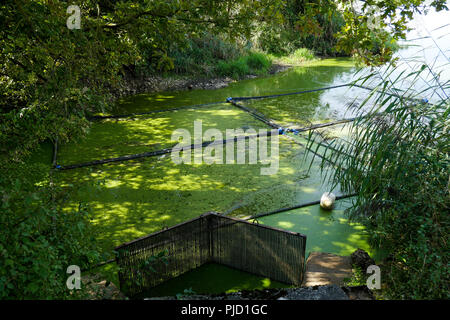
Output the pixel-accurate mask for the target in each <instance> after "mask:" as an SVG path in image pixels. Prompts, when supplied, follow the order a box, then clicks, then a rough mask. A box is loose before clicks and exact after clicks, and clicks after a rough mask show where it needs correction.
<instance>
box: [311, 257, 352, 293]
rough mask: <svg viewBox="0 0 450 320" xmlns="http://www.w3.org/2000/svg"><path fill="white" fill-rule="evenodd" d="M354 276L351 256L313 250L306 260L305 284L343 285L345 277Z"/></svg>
mask: <svg viewBox="0 0 450 320" xmlns="http://www.w3.org/2000/svg"><path fill="white" fill-rule="evenodd" d="M351 276H352V265H351V259H350V257H343V256H338V255H335V254H332V253H325V252H311V253H310V255H309V257H308V260H307V261H306V273H305V277H304V279H303V286H306V287H311V286H319V285H320V286H321V285H333V284H334V285H337V286H343V285H344V279H346V278H350V277H351Z"/></svg>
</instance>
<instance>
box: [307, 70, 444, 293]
mask: <svg viewBox="0 0 450 320" xmlns="http://www.w3.org/2000/svg"><path fill="white" fill-rule="evenodd" d="M428 70H429V67H428V66H426V65H423V66H422V68H421V69H420V70H419V71H415V72H411V73H410V74H408V75H404V73H400V72H399V76H398V78H397V81H395V82H394V83H392V82H391V81H386V82H383V83H380V85H379V86H378V89H379V91H373V92H372V93H371V94H370V96H372V97H373V98H374V99H373V102H374V105H375V106H374V107H371V109H370V111H369V112H368V113H367V114H363V110H364V106H365V108H367V104H368V101H371V100H370V99H369V98H367V99H366V101H365V102H364V103H363V104H362V105H361V106H360V107H359V111H360V112H361V115H362V116H361V117H359V118H358V119H357V120H356V121H354V122H353V123H352V126H351V132H352V142H351V143H346V142H341V141H338V140H335V141H334V142H331V143H330V145H329V147H328V146H327V150H328V152H327V155H328V157H327V159H328V160H329V161H331V162H332V163H333V164H334V166H335V170H334V171H328V175H327V176H326V178H327V179H329V180H330V181H331V182H332V183H334V185H337V184H338V183H339V184H340V186H341V189H342V191H343V192H345V193H352V192H356V193H357V194H358V196H357V201H356V202H355V205H354V206H353V207H352V208H351V210H350V211H349V214H350V217H351V218H352V219H355V220H358V221H361V222H362V223H364V224H365V225H366V227H367V229H368V231H369V232H370V235H371V241H372V245H373V246H375V247H379V248H381V249H382V250H383V251H386V252H388V253H389V254H390V257H389V259H388V260H387V261H385V264H384V268H383V269H382V272H383V274H385V276H383V279H384V280H383V281H385V282H384V283H385V284H386V285H387V287H386V295H387V297H389V298H395V299H398V298H402V299H435V298H448V297H449V287H448V284H449V283H450V281H449V280H450V274H449V269H448V263H449V250H448V242H449V239H448V235H449V231H450V229H449V227H450V219H449V215H448V208H449V206H450V195H449V181H450V180H449V151H450V149H449V145H450V143H449V142H450V141H449V135H448V115H449V110H450V105H449V103H448V100H447V101H446V100H441V101H438V102H437V103H436V104H429V103H422V102H420V99H419V97H420V96H419V95H418V94H417V93H415V91H413V90H412V89H411V88H410V89H409V90H407V91H406V92H404V93H403V94H402V96H398V95H394V96H391V95H389V93H391V92H394V89H393V88H395V86H396V84H397V83H405V82H406V83H414V82H415V80H416V79H417V78H418V77H420V74H421V73H423V72H427V71H428ZM391 72H393V70H387V71H386V74H391ZM371 77H372V76H369V77H365V78H364V79H363V80H362V81H367V80H368V79H369V78H371ZM397 86H398V84H397ZM430 89H431V90H432V89H433V87H431V88H430ZM424 92H426V90H425V91H424ZM371 102H372V101H371ZM312 141H314V136H312V135H311V136H310V142H312ZM311 147H312V144H309V148H310V150H311ZM325 164H326V161H325V160H323V162H322V165H323V166H322V168H325V167H324V166H325Z"/></svg>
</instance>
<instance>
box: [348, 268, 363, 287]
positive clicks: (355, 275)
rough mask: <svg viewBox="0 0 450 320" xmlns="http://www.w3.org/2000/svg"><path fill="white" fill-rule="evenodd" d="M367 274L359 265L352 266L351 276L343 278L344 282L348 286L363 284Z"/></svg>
mask: <svg viewBox="0 0 450 320" xmlns="http://www.w3.org/2000/svg"><path fill="white" fill-rule="evenodd" d="M367 278H368V275H367V274H366V273H364V272H363V271H362V270H361V268H360V267H358V266H356V265H353V266H352V276H351V278H348V279H344V284H345V285H346V286H350V287H356V286H365V285H366V282H367Z"/></svg>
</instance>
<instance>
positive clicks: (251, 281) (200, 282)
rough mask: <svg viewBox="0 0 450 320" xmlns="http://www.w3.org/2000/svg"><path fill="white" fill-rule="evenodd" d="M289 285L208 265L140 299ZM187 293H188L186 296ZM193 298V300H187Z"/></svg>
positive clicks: (216, 265) (212, 264) (140, 296)
mask: <svg viewBox="0 0 450 320" xmlns="http://www.w3.org/2000/svg"><path fill="white" fill-rule="evenodd" d="M288 287H290V286H289V285H287V284H285V283H281V282H277V281H273V280H271V279H269V278H264V277H260V276H256V275H254V274H251V273H247V272H243V271H240V270H236V269H233V268H230V267H227V266H224V265H220V264H216V263H207V264H204V265H202V266H201V267H199V268H197V269H194V270H192V271H189V272H186V273H185V274H182V275H181V276H179V277H176V278H173V279H170V280H168V281H166V282H164V283H162V284H160V285H158V286H156V287H154V288H152V289H150V290H148V291H147V292H144V293H142V294H140V295H139V297H137V298H148V297H164V296H176V295H180V294H181V295H183V294H185V295H187V296H188V295H189V294H219V293H231V292H236V291H241V290H255V289H257V290H263V289H271V288H288ZM185 290H187V291H188V293H185ZM187 298H189V297H187Z"/></svg>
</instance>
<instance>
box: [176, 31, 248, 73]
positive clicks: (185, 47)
mask: <svg viewBox="0 0 450 320" xmlns="http://www.w3.org/2000/svg"><path fill="white" fill-rule="evenodd" d="M244 51H245V50H244V49H243V48H242V47H240V46H238V45H237V44H233V43H231V42H228V41H225V40H224V39H222V38H221V37H219V36H215V35H212V34H209V33H205V34H204V35H203V36H202V37H199V38H192V39H188V40H187V41H186V43H185V44H174V45H172V48H171V49H170V50H169V55H170V56H171V57H172V59H173V61H174V69H173V72H175V73H177V74H192V75H206V76H213V75H214V72H215V66H216V65H217V63H219V62H223V61H230V60H234V59H237V58H238V57H239V56H241V55H243V54H245V52H244Z"/></svg>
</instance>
